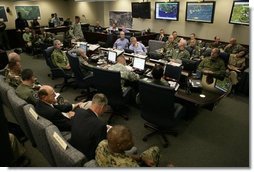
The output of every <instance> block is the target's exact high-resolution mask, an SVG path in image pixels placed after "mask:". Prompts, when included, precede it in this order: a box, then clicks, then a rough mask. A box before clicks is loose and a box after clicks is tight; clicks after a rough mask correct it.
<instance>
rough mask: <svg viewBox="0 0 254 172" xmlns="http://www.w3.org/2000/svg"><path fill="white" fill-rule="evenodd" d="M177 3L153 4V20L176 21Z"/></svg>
mask: <svg viewBox="0 0 254 172" xmlns="http://www.w3.org/2000/svg"><path fill="white" fill-rule="evenodd" d="M178 12H179V3H178V2H171V3H170V2H168V3H163V2H162V3H160V2H156V3H155V13H156V14H155V18H156V19H164V20H178Z"/></svg>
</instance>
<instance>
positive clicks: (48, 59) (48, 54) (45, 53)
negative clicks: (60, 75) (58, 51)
mask: <svg viewBox="0 0 254 172" xmlns="http://www.w3.org/2000/svg"><path fill="white" fill-rule="evenodd" d="M53 51H54V47H53V46H51V47H48V48H46V49H45V50H44V51H43V56H44V58H45V60H46V64H47V65H48V67H49V68H50V69H51V68H56V66H55V65H54V64H53V63H52V61H51V54H52V53H53Z"/></svg>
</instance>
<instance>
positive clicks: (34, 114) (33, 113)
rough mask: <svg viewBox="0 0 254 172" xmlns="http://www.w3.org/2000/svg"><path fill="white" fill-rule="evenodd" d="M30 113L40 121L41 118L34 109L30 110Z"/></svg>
mask: <svg viewBox="0 0 254 172" xmlns="http://www.w3.org/2000/svg"><path fill="white" fill-rule="evenodd" d="M29 112H30V114H31V115H32V116H33V117H34V118H35V119H38V118H39V116H38V114H37V113H36V112H35V111H34V109H33V108H31V107H30V108H29Z"/></svg>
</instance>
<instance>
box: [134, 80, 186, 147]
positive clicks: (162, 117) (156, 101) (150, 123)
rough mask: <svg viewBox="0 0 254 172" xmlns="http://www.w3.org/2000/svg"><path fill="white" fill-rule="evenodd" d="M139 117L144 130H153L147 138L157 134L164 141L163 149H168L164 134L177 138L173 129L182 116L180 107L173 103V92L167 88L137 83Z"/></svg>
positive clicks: (182, 111)
mask: <svg viewBox="0 0 254 172" xmlns="http://www.w3.org/2000/svg"><path fill="white" fill-rule="evenodd" d="M139 94H140V105H141V106H140V107H141V117H142V118H143V119H144V120H145V121H146V123H145V124H144V127H145V128H150V129H152V130H153V132H152V133H150V134H148V135H146V136H145V137H144V138H143V141H147V139H148V137H150V136H152V135H154V134H159V135H161V137H162V138H163V140H164V141H165V143H164V144H163V146H164V147H168V144H169V143H168V140H167V138H166V136H165V134H172V135H174V136H177V131H176V130H173V127H174V126H175V125H176V124H177V122H178V120H179V119H180V117H181V116H182V115H183V114H184V112H185V111H184V108H183V106H182V105H180V104H178V103H175V97H174V94H175V92H174V90H172V89H170V88H169V87H165V86H160V85H156V84H153V83H148V82H145V81H141V80H140V81H139Z"/></svg>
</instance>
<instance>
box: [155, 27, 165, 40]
mask: <svg viewBox="0 0 254 172" xmlns="http://www.w3.org/2000/svg"><path fill="white" fill-rule="evenodd" d="M155 39H156V40H158V41H164V42H166V41H167V40H168V38H167V36H165V33H164V29H161V30H160V34H159V35H157V36H156V38H155Z"/></svg>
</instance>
